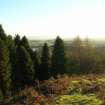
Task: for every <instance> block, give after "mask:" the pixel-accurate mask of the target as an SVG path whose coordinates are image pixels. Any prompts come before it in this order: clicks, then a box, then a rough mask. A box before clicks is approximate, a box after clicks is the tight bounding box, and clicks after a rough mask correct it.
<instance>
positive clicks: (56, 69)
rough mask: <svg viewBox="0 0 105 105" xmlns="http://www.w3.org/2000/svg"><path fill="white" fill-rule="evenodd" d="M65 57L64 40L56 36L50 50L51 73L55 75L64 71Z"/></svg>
mask: <svg viewBox="0 0 105 105" xmlns="http://www.w3.org/2000/svg"><path fill="white" fill-rule="evenodd" d="M65 64H66V57H65V49H64V42H63V40H62V39H61V38H60V37H59V36H58V37H57V38H56V40H55V44H54V48H53V52H52V74H53V76H57V75H58V74H64V73H66V65H65Z"/></svg>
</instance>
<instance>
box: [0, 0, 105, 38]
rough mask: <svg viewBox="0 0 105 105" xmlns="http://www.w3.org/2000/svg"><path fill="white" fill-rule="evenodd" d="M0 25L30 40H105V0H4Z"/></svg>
mask: <svg viewBox="0 0 105 105" xmlns="http://www.w3.org/2000/svg"><path fill="white" fill-rule="evenodd" d="M0 24H2V26H3V28H4V30H5V31H6V33H7V34H11V35H13V36H14V35H15V34H17V33H18V34H20V35H21V36H23V35H26V36H27V37H28V38H30V39H51V38H55V37H56V36H58V35H59V36H61V37H62V38H66V39H68V38H74V37H76V36H77V35H79V36H80V37H82V38H85V37H89V38H101V39H103V38H105V0H0Z"/></svg>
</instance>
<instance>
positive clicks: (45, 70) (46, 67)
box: [39, 43, 50, 80]
mask: <svg viewBox="0 0 105 105" xmlns="http://www.w3.org/2000/svg"><path fill="white" fill-rule="evenodd" d="M49 77H50V53H49V47H48V45H47V43H45V44H44V46H43V49H42V55H41V65H40V70H39V80H47V79H48V78H49Z"/></svg>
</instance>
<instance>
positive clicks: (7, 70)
mask: <svg viewBox="0 0 105 105" xmlns="http://www.w3.org/2000/svg"><path fill="white" fill-rule="evenodd" d="M10 77H11V65H10V59H9V51H8V48H7V46H6V45H5V43H4V41H2V40H1V39H0V89H1V91H2V93H3V95H6V94H7V92H8V91H9V89H10V85H11V78H10Z"/></svg>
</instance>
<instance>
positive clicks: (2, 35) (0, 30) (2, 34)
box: [0, 24, 6, 41]
mask: <svg viewBox="0 0 105 105" xmlns="http://www.w3.org/2000/svg"><path fill="white" fill-rule="evenodd" d="M0 39H1V40H4V41H6V33H5V31H4V29H3V27H2V25H1V24H0Z"/></svg>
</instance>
